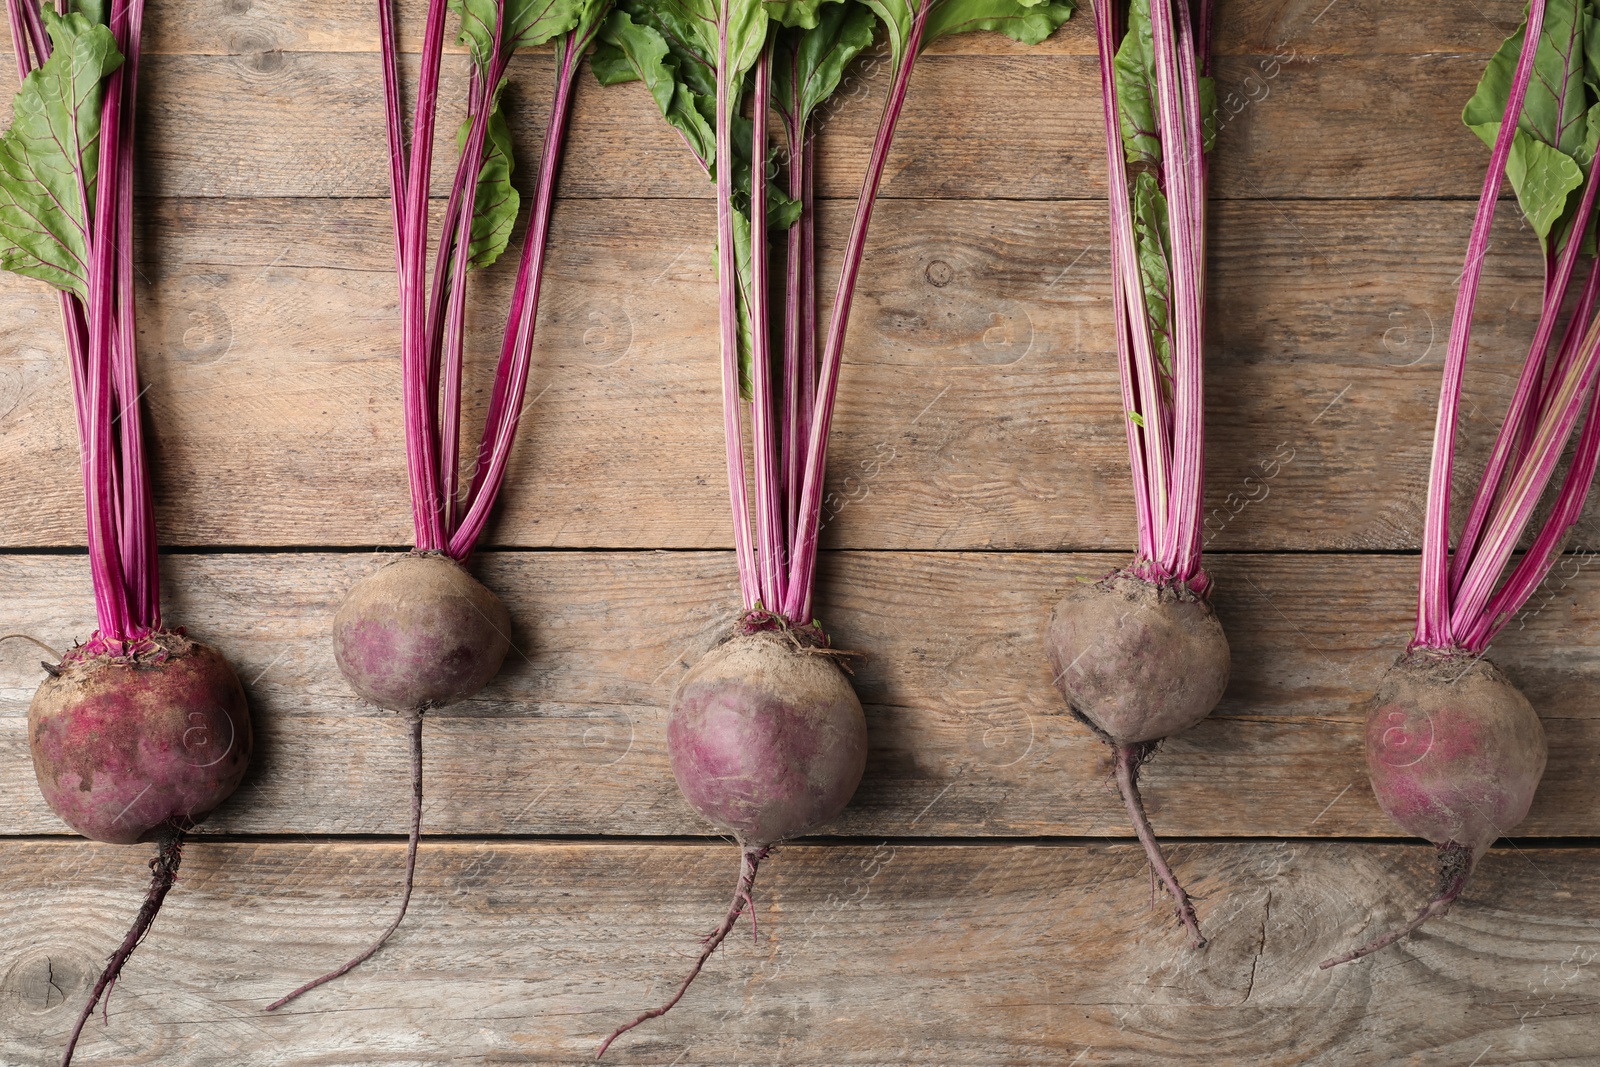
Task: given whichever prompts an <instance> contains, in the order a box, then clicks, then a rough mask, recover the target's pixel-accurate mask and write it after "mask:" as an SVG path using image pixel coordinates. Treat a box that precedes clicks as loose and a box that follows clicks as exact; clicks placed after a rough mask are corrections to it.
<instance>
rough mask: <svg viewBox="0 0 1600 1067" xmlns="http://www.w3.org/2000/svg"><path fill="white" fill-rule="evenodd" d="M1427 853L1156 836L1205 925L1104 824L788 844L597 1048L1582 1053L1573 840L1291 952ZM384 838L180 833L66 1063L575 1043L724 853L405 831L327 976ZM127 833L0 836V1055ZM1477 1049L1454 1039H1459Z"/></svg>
mask: <svg viewBox="0 0 1600 1067" xmlns="http://www.w3.org/2000/svg"><path fill="white" fill-rule="evenodd" d="M1430 852H1431V850H1427V849H1423V848H1419V847H1403V846H1382V847H1380V846H1376V845H1363V844H1306V843H1282V842H1280V843H1277V844H1273V843H1267V842H1261V843H1253V844H1245V843H1233V844H1206V845H1180V846H1177V847H1176V848H1174V850H1173V854H1174V859H1175V862H1176V863H1177V864H1178V866H1179V868H1180V869H1182V870H1184V871H1185V872H1187V873H1188V874H1189V876H1190V878H1191V885H1193V886H1194V887H1195V888H1196V889H1197V890H1198V891H1199V893H1200V894H1201V896H1202V898H1203V899H1202V902H1201V904H1200V911H1201V916H1202V919H1203V921H1205V922H1207V924H1208V928H1209V931H1210V934H1211V937H1212V938H1213V941H1212V944H1211V946H1210V947H1209V948H1208V949H1207V950H1205V951H1204V952H1203V953H1194V952H1191V951H1190V950H1189V949H1188V948H1186V947H1185V941H1184V939H1183V938H1182V937H1181V936H1180V934H1179V933H1178V932H1177V931H1176V930H1174V929H1172V928H1171V924H1168V923H1166V922H1163V921H1162V920H1161V918H1160V917H1159V915H1158V914H1157V913H1156V912H1154V911H1152V910H1151V909H1150V908H1149V907H1148V905H1147V903H1146V901H1147V897H1148V892H1149V886H1148V881H1147V874H1146V870H1145V866H1144V862H1143V856H1142V854H1141V853H1140V852H1139V850H1138V848H1137V847H1136V846H1129V845H1094V846H1081V845H1077V846H1037V845H1018V846H1006V847H990V848H974V847H961V846H943V847H928V846H915V845H906V844H903V843H888V842H886V843H882V844H876V843H872V842H867V843H863V844H857V845H848V846H845V845H838V846H826V847H805V846H792V847H789V848H786V849H783V850H781V851H780V852H779V853H778V854H777V855H776V856H775V857H773V858H772V859H771V860H769V861H768V863H767V864H766V865H765V866H764V868H763V870H762V876H761V881H760V882H759V883H758V886H757V906H758V916H759V918H760V930H761V940H760V942H759V943H758V944H755V945H752V944H751V942H750V940H749V938H748V936H747V935H746V934H745V930H746V929H747V928H746V927H743V926H741V927H740V929H739V931H738V935H737V936H733V937H730V938H729V939H728V941H727V944H726V947H725V948H724V949H723V951H721V952H720V953H718V954H717V956H716V957H715V958H714V959H713V960H712V961H711V963H710V964H709V965H708V967H707V969H706V972H705V973H704V974H703V975H702V977H701V979H700V981H699V983H698V984H697V985H696V986H695V987H694V988H693V989H692V990H691V991H690V993H689V995H688V997H687V998H686V999H685V1000H684V1002H683V1003H682V1004H681V1005H680V1006H679V1007H678V1008H677V1010H676V1011H674V1012H673V1013H672V1014H670V1015H668V1016H667V1017H666V1018H664V1019H660V1020H657V1021H655V1022H653V1023H650V1024H647V1025H646V1026H645V1027H644V1028H642V1029H640V1030H638V1031H637V1032H635V1033H634V1034H632V1035H629V1036H627V1037H625V1038H623V1039H622V1041H620V1042H619V1043H618V1045H617V1046H616V1047H615V1048H614V1050H613V1052H612V1053H611V1055H612V1056H614V1057H615V1062H618V1063H647V1064H662V1065H666V1064H680V1065H681V1064H735V1063H746V1064H747V1063H809V1064H830V1065H831V1064H841V1063H849V1064H872V1063H962V1064H995V1065H999V1064H1044V1063H1052V1064H1067V1063H1072V1064H1074V1065H1077V1067H1083V1065H1111V1064H1117V1065H1130V1067H1131V1065H1144V1064H1151V1063H1162V1064H1196V1065H1201V1064H1203V1065H1207V1067H1210V1065H1213V1064H1223V1063H1228V1064H1233V1063H1237V1064H1250V1065H1252V1067H1289V1065H1301V1067H1305V1065H1316V1067H1351V1065H1354V1064H1360V1065H1362V1067H1387V1065H1392V1067H1400V1065H1414V1064H1461V1065H1464V1064H1468V1063H1474V1062H1475V1064H1476V1067H1485V1065H1497V1067H1512V1065H1515V1067H1528V1065H1531V1064H1556V1063H1560V1064H1564V1065H1584V1064H1587V1065H1592V1064H1594V1063H1596V1062H1600V1061H1597V1056H1600V1052H1597V1049H1596V1045H1595V1043H1594V1033H1595V1014H1596V1012H1597V1011H1600V965H1597V963H1596V957H1597V956H1600V906H1597V904H1596V898H1597V895H1600V874H1597V872H1600V862H1597V861H1600V856H1597V854H1596V853H1595V852H1594V851H1593V850H1589V849H1558V850H1542V849H1540V850H1528V851H1512V850H1509V849H1502V850H1496V851H1494V852H1492V853H1490V854H1489V856H1488V857H1487V858H1486V860H1485V861H1484V864H1483V866H1482V869H1481V871H1480V874H1479V876H1478V878H1477V879H1476V880H1475V881H1474V883H1473V885H1472V886H1471V887H1470V888H1469V889H1468V890H1467V893H1466V895H1465V896H1464V897H1463V898H1462V900H1461V902H1460V903H1459V904H1458V905H1457V907H1456V908H1455V910H1454V911H1453V912H1452V913H1451V914H1450V915H1449V916H1448V917H1447V918H1445V919H1442V920H1438V921H1436V922H1435V923H1433V924H1432V925H1430V926H1429V927H1428V930H1427V931H1426V932H1425V933H1423V934H1421V935H1419V936H1418V937H1416V938H1414V939H1413V940H1412V941H1410V942H1409V943H1407V944H1405V945H1403V946H1400V947H1398V948H1395V949H1391V950H1390V951H1389V952H1388V954H1387V955H1385V956H1383V957H1380V958H1377V959H1373V960H1370V961H1368V962H1365V963H1361V964H1357V965H1354V966H1351V967H1347V968H1341V969H1338V970H1334V971H1329V972H1322V971H1318V970H1317V969H1316V964H1317V962H1318V961H1319V960H1321V959H1322V958H1324V957H1325V956H1326V955H1328V954H1329V953H1332V952H1335V951H1337V950H1339V949H1340V948H1342V947H1344V946H1345V945H1347V944H1348V943H1349V942H1350V941H1351V940H1352V939H1354V938H1357V937H1361V936H1364V935H1365V934H1367V933H1368V932H1369V931H1370V930H1371V929H1372V927H1373V925H1374V924H1375V923H1380V922H1392V921H1394V920H1396V919H1399V918H1400V917H1401V916H1402V915H1404V914H1406V913H1407V912H1408V910H1409V909H1410V907H1411V906H1412V905H1413V903H1414V902H1415V901H1416V900H1417V899H1418V898H1419V897H1420V894H1421V892H1422V887H1423V886H1424V885H1426V884H1427V883H1428V882H1429V881H1430V875H1429V872H1428V867H1429V864H1430V862H1431V859H1430ZM401 854H402V852H401V849H400V847H399V846H397V845H393V844H376V843H347V844H336V843H311V842H281V843H270V844H267V843H244V844H211V843H208V842H205V841H203V840H202V841H197V842H195V843H194V844H193V845H192V846H191V848H190V849H189V851H188V853H187V855H186V857H185V862H184V870H183V880H182V882H181V884H180V885H179V887H178V889H177V890H175V891H174V892H173V894H172V896H171V897H170V898H169V902H168V904H167V909H166V911H164V912H163V913H162V915H161V917H160V919H159V920H158V921H157V924H156V927H155V931H154V933H153V934H152V935H151V937H150V938H149V940H148V941H146V943H145V945H144V947H143V948H142V949H141V951H140V953H139V954H138V955H137V956H136V957H135V958H134V961H133V963H132V964H131V965H130V966H129V968H128V970H127V972H126V973H125V974H124V976H123V979H122V981H121V983H120V984H119V985H118V987H117V991H116V994H115V996H114V997H113V998H112V1000H111V1017H110V1025H109V1026H104V1025H102V1024H101V1023H100V1021H99V1020H98V1019H97V1020H95V1021H94V1022H93V1023H92V1024H91V1025H90V1026H89V1028H88V1030H87V1032H86V1039H85V1043H84V1044H83V1045H82V1046H80V1055H81V1056H82V1062H84V1063H86V1064H88V1063H107V1064H109V1063H116V1064H122V1065H127V1067H133V1065H140V1064H162V1065H169V1064H175V1063H182V1064H193V1065H196V1067H209V1065H213V1064H215V1065H219V1067H220V1065H229V1067H232V1065H234V1064H238V1063H246V1062H247V1063H250V1064H252V1065H257V1067H289V1065H294V1067H310V1065H313V1064H332V1063H338V1064H383V1065H385V1067H389V1065H396V1064H434V1063H445V1062H449V1063H485V1062H487V1063H571V1064H579V1063H585V1062H592V1057H593V1052H594V1048H595V1046H596V1045H597V1043H598V1042H599V1040H600V1039H601V1038H602V1037H603V1036H604V1035H605V1034H606V1033H607V1032H608V1031H609V1030H610V1029H611V1028H612V1027H613V1026H616V1025H618V1024H619V1023H620V1022H621V1021H622V1020H624V1019H626V1018H628V1017H630V1016H631V1015H633V1014H634V1013H636V1012H637V1011H639V1010H640V1009H641V1008H642V1007H645V1006H648V1005H651V1004H654V1003H656V1002H657V1001H659V1000H660V999H661V998H663V997H664V996H665V995H666V994H667V993H668V992H669V990H670V989H671V988H672V987H673V986H674V985H675V984H676V983H677V981H678V978H679V976H680V975H681V973H682V971H683V969H684V967H685V966H686V954H687V953H688V952H690V951H691V950H692V949H693V947H694V946H695V943H696V938H697V937H698V936H699V935H700V934H701V933H702V932H703V931H704V930H706V929H707V928H708V927H709V926H711V925H712V924H713V923H714V922H715V919H716V917H717V916H718V915H720V913H721V911H722V909H723V908H724V907H726V900H727V895H728V888H729V884H730V883H731V881H732V878H733V873H734V866H735V859H734V852H733V849H732V848H730V847H729V846H727V845H721V844H714V845H622V844H538V843H524V842H507V841H486V842H470V843H465V842H450V843H441V844H433V843H429V844H428V845H427V846H426V847H425V848H424V850H423V852H422V855H421V860H420V863H419V867H418V890H417V897H416V899H415V901H414V903H413V910H412V913H411V915H410V917H409V920H408V922H407V924H406V926H405V927H404V928H403V929H402V931H401V932H400V934H399V935H398V936H397V937H396V938H395V939H394V940H393V941H391V942H390V943H389V947H388V948H387V949H385V951H384V952H383V953H382V954H381V955H379V956H378V957H377V958H375V959H374V960H372V961H371V962H370V963H369V964H368V965H367V966H366V967H364V968H363V969H362V970H360V971H359V972H357V973H356V974H354V975H352V976H350V977H349V978H347V979H346V980H345V981H343V982H342V983H340V984H338V985H335V986H331V987H328V988H326V989H322V990H318V991H316V992H314V993H312V994H311V995H309V996H307V997H306V998H305V999H304V1000H302V1001H300V1002H299V1003H297V1004H295V1005H293V1006H291V1007H289V1008H287V1009H285V1010H284V1011H283V1012H282V1013H281V1014H276V1015H270V1016H269V1015H267V1014H265V1013H263V1012H262V1011H261V1007H262V1005H263V1004H265V1003H266V1002H268V1001H269V1000H271V999H272V998H274V997H276V996H277V995H279V994H281V993H282V992H284V991H285V990H286V989H288V988H292V987H293V986H294V985H295V984H297V983H298V982H300V981H301V980H302V979H304V978H305V977H306V976H307V975H309V974H312V973H314V972H317V971H319V970H321V969H322V968H324V967H326V966H327V965H328V964H329V963H330V961H332V960H334V959H336V958H338V957H341V956H343V955H344V954H347V953H350V952H352V951H354V950H355V949H357V948H358V947H359V946H361V945H362V944H364V943H365V939H366V938H367V937H369V936H370V934H371V933H372V932H373V931H374V930H375V929H376V928H377V927H378V925H379V923H380V922H381V918H382V914H383V909H384V908H386V907H387V906H389V903H390V901H391V899H392V897H393V896H394V892H395V881H396V873H397V869H398V867H399V865H400V859H401ZM144 858H145V857H144V850H143V849H141V848H137V847H135V848H115V847H109V846H93V845H89V844H86V843H82V842H65V841H62V842H13V843H9V844H3V845H0V944H7V945H16V944H20V945H21V946H23V947H20V949H19V950H15V951H12V952H10V953H8V955H9V956H10V959H8V960H6V961H5V964H6V969H5V970H4V971H3V972H0V1004H3V1005H4V1007H3V1009H0V1059H3V1060H4V1062H6V1063H7V1064H8V1065H13V1067H32V1065H44V1064H50V1063H54V1062H55V1060H54V1059H53V1057H55V1056H57V1054H58V1053H57V1050H58V1048H59V1046H60V1043H61V1041H62V1039H63V1036H64V1034H65V1031H66V1029H67V1028H68V1026H69V1025H70V1020H71V1018H72V1017H73V1015H75V1013H76V1011H77V1008H78V1005H79V1003H80V1002H81V999H82V997H83V996H84V994H85V992H86V989H87V986H88V983H89V982H90V980H91V975H92V973H93V971H94V968H95V967H96V966H97V965H98V962H99V960H100V958H101V957H102V956H103V955H104V953H105V951H106V948H107V946H108V945H110V944H113V943H115V941H116V940H117V938H119V937H120V936H121V934H122V931H123V929H124V927H125V925H126V923H127V921H128V918H129V916H130V915H131V913H132V911H133V910H134V908H135V906H136V900H137V898H138V894H139V892H140V886H141V883H142V882H143V881H144V875H145V871H144V865H143V861H144ZM1474 1057H1476V1060H1474Z"/></svg>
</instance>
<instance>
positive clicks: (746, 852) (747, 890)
mask: <svg viewBox="0 0 1600 1067" xmlns="http://www.w3.org/2000/svg"><path fill="white" fill-rule="evenodd" d="M770 851H771V849H770V848H765V847H764V848H743V849H741V850H740V853H739V884H738V885H737V886H735V887H734V890H733V902H732V903H731V904H729V905H728V914H727V915H725V916H723V919H722V922H721V924H719V925H718V926H717V928H716V929H715V930H713V931H711V933H710V934H708V935H706V937H705V938H704V939H702V941H701V942H700V954H699V956H697V957H696V958H695V961H694V966H692V967H690V968H689V974H688V977H686V978H684V980H683V983H682V984H681V985H679V986H678V991H677V992H676V993H674V994H672V996H671V997H670V998H669V999H668V1000H667V1002H666V1003H664V1004H662V1005H661V1006H660V1007H657V1008H651V1009H650V1010H649V1011H647V1012H644V1013H642V1014H641V1015H639V1016H638V1017H637V1018H635V1019H634V1020H632V1021H631V1022H628V1023H625V1024H624V1025H622V1026H619V1027H617V1029H616V1030H614V1031H613V1032H612V1034H611V1036H610V1037H608V1038H606V1039H605V1040H604V1041H602V1042H601V1043H600V1048H599V1050H598V1051H597V1052H595V1054H594V1058H595V1059H597V1060H598V1059H599V1058H600V1057H602V1056H604V1055H605V1054H606V1049H608V1048H610V1047H611V1043H612V1042H613V1041H615V1040H616V1039H617V1038H619V1037H621V1036H622V1035H623V1034H625V1033H627V1032H628V1031H629V1030H632V1029H633V1028H634V1027H635V1026H638V1025H639V1024H640V1023H645V1022H649V1021H650V1020H651V1019H659V1018H661V1016H663V1015H665V1014H666V1013H667V1012H669V1011H671V1010H672V1009H673V1008H674V1007H676V1006H677V1003H678V1001H680V1000H682V999H683V995H684V994H685V993H687V992H688V991H689V986H691V985H693V984H694V980H695V978H696V977H698V976H699V974H700V968H702V967H704V966H705V965H706V960H708V959H710V958H711V953H713V952H715V951H716V949H717V946H718V945H720V944H722V942H723V940H724V939H725V938H726V937H727V936H728V934H729V933H730V932H731V931H732V930H733V927H734V925H735V924H736V923H737V922H738V921H739V916H740V915H742V914H744V911H745V909H746V908H747V907H748V908H749V909H750V925H751V932H752V933H754V932H755V931H754V927H755V921H756V904H755V897H754V896H753V893H754V890H755V884H756V868H757V867H759V866H760V865H761V861H762V860H764V859H766V858H767V853H768V852H770Z"/></svg>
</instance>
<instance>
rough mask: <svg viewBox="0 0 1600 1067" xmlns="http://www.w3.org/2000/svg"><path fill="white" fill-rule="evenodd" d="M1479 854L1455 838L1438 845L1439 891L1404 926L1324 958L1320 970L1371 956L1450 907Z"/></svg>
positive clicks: (1464, 884)
mask: <svg viewBox="0 0 1600 1067" xmlns="http://www.w3.org/2000/svg"><path fill="white" fill-rule="evenodd" d="M1477 863H1478V854H1477V852H1476V851H1475V850H1474V849H1473V848H1471V847H1470V846H1468V845H1458V844H1456V843H1455V842H1454V841H1452V842H1450V843H1448V844H1444V845H1440V846H1439V893H1438V895H1437V896H1435V897H1434V898H1433V899H1432V900H1430V901H1428V903H1427V904H1425V905H1423V906H1422V909H1421V910H1420V911H1418V912H1417V914H1416V917H1415V918H1413V919H1412V920H1411V921H1410V922H1408V923H1406V924H1405V925H1404V926H1402V927H1400V928H1398V929H1395V930H1390V931H1389V932H1388V933H1386V934H1384V935H1383V936H1382V937H1379V938H1376V939H1374V940H1372V941H1368V942H1367V943H1366V944H1365V945H1362V946H1361V947H1360V948H1358V949H1355V950H1353V951H1350V952H1346V953H1345V954H1344V955H1343V956H1335V957H1334V958H1333V959H1331V960H1323V961H1322V963H1321V964H1320V965H1319V967H1318V969H1319V970H1324V971H1325V970H1327V969H1328V968H1329V967H1337V966H1339V964H1341V963H1350V962H1352V961H1354V960H1359V959H1360V958H1361V957H1363V956H1370V955H1372V954H1373V953H1374V952H1376V951H1378V950H1379V949H1381V948H1388V947H1389V946H1390V945H1392V944H1394V943H1395V942H1396V941H1399V940H1400V939H1401V938H1403V937H1409V936H1410V935H1412V934H1414V933H1416V932H1417V931H1418V930H1420V929H1421V928H1422V924H1423V923H1425V922H1427V921H1428V920H1429V919H1432V918H1436V917H1438V916H1440V915H1443V914H1445V913H1446V912H1448V911H1449V910H1450V905H1452V904H1454V903H1455V902H1456V898H1457V897H1459V896H1460V895H1461V891H1462V890H1463V889H1465V888H1466V887H1467V879H1469V878H1471V877H1472V869H1473V868H1474V867H1476V866H1477Z"/></svg>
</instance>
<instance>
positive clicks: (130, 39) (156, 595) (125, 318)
mask: <svg viewBox="0 0 1600 1067" xmlns="http://www.w3.org/2000/svg"><path fill="white" fill-rule="evenodd" d="M143 19H144V0H127V23H126V41H125V43H124V44H123V47H122V54H123V65H122V70H123V85H124V93H125V95H126V99H125V100H124V101H123V106H122V125H123V128H122V143H121V151H120V153H119V155H118V159H117V161H116V162H117V235H118V237H117V246H116V254H117V282H116V301H115V303H116V310H117V337H118V341H119V343H118V345H117V347H116V362H117V367H116V370H115V374H116V378H117V393H118V398H119V412H118V422H119V424H120V429H121V432H122V463H121V469H122V492H123V499H122V569H123V574H124V576H125V580H126V581H127V583H128V600H129V613H130V622H131V623H132V625H133V628H134V630H135V631H136V633H138V634H140V635H142V634H143V633H148V632H149V631H151V630H155V629H157V628H159V627H160V625H161V601H160V592H161V590H160V583H159V581H158V580H157V566H158V564H157V558H156V537H155V509H154V506H153V504H152V501H151V494H150V477H149V473H148V467H147V465H146V462H145V454H144V428H143V425H142V423H141V420H140V418H139V392H140V390H139V362H138V352H137V349H136V341H137V338H138V326H137V323H136V321H135V316H134V304H135V299H134V297H135V294H134V282H133V143H134V141H133V137H134V118H135V114H136V104H135V102H136V99H137V95H138V85H139V53H140V45H141V40H142V32H141V31H142V24H143Z"/></svg>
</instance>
